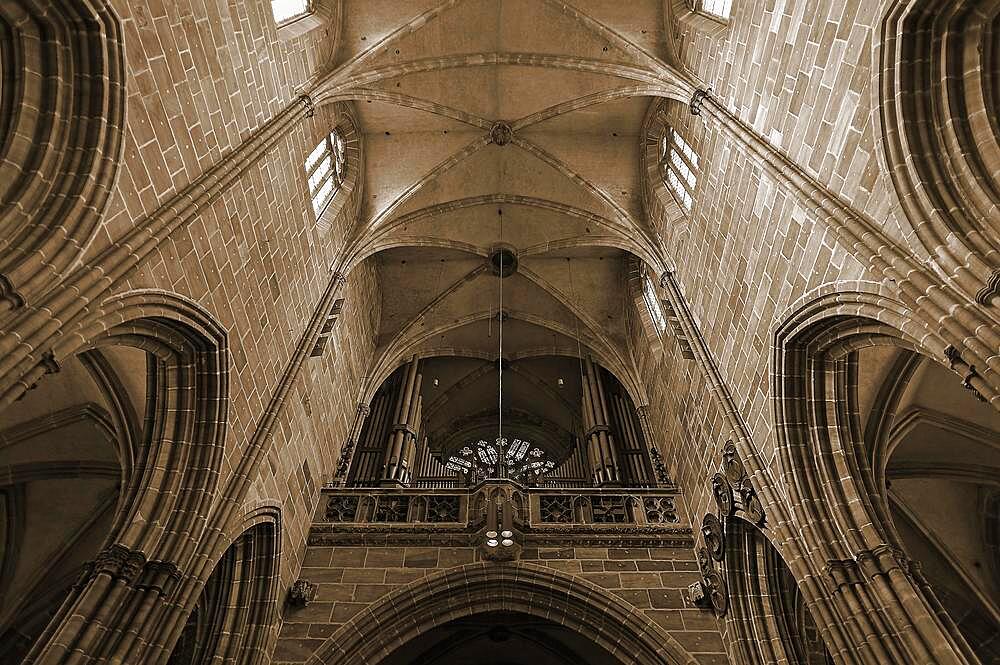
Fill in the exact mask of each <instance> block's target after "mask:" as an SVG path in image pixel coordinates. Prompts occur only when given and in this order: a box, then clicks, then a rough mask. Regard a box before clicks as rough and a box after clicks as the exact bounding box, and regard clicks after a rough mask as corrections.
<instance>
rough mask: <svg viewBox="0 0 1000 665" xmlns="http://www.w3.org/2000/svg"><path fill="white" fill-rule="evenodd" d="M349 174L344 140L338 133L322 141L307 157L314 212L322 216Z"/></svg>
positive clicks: (331, 133)
mask: <svg viewBox="0 0 1000 665" xmlns="http://www.w3.org/2000/svg"><path fill="white" fill-rule="evenodd" d="M346 173H347V155H346V150H345V149H344V139H343V138H342V137H341V136H340V134H338V133H337V132H336V131H333V132H330V135H329V136H327V137H326V138H325V139H323V140H322V141H320V143H319V145H317V146H316V147H315V148H313V151H312V152H311V153H309V156H308V157H306V174H307V175H308V177H309V194H310V196H312V203H313V212H314V213H316V217H317V218H319V216H320V215H321V214H322V212H323V210H325V209H326V206H327V204H328V203H330V200H331V199H333V195H334V194H335V193H336V191H337V189H338V188H339V187H340V185H341V184H342V183H343V182H344V176H345V175H346Z"/></svg>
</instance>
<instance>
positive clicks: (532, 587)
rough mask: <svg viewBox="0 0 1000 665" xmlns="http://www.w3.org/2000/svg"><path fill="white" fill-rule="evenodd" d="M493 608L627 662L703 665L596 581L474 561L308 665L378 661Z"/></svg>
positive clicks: (402, 595)
mask: <svg viewBox="0 0 1000 665" xmlns="http://www.w3.org/2000/svg"><path fill="white" fill-rule="evenodd" d="M445 592H446V593H445ZM490 611H513V612H522V613H524V614H529V615H532V616H539V617H544V618H546V619H549V620H552V621H556V622H557V623H561V624H563V625H564V626H566V627H567V628H570V629H573V630H577V631H579V632H581V633H583V634H585V635H586V636H588V637H590V638H591V639H593V640H594V641H595V642H596V643H597V644H599V645H600V646H602V647H604V648H605V649H607V650H608V651H609V652H610V653H612V654H614V655H619V656H622V657H623V658H624V662H628V663H636V664H638V665H647V664H648V665H653V664H654V663H655V664H657V665H661V664H662V665H668V664H669V665H681V664H684V665H695V663H696V662H697V661H695V659H694V658H693V657H692V656H691V655H690V654H688V653H687V652H686V651H685V650H684V649H683V648H682V647H681V646H680V644H678V643H677V641H676V640H674V639H673V638H672V637H671V636H670V635H669V634H668V633H666V632H664V631H663V630H662V629H661V628H660V627H659V626H658V625H657V624H656V623H654V622H653V621H652V620H651V619H649V618H648V617H646V616H645V615H644V614H643V613H642V612H641V611H640V610H637V609H636V608H634V607H632V606H631V605H629V604H627V603H626V602H624V601H623V600H620V599H618V598H616V597H614V596H612V595H610V594H608V593H607V592H605V591H604V590H603V589H601V588H600V587H598V586H596V585H594V584H592V583H591V582H588V581H586V580H583V579H580V578H578V577H573V576H571V575H568V574H566V573H561V572H558V571H556V570H553V569H550V568H545V567H543V566H538V565H535V564H529V563H517V564H511V563H501V564H498V563H471V564H466V565H464V566H459V567H456V568H451V569H449V570H446V571H442V572H440V573H437V574H435V575H431V576H430V577H427V578H425V579H422V580H418V581H415V582H412V583H410V584H408V585H407V586H405V587H403V588H401V589H398V590H396V591H394V592H393V593H391V594H389V595H387V596H385V597H384V598H383V599H382V600H380V601H379V602H378V603H375V604H373V605H372V606H370V607H368V608H366V609H365V610H362V611H361V612H360V613H358V614H357V615H356V616H355V617H354V618H353V619H352V620H351V621H349V622H348V623H346V624H344V625H343V626H341V628H340V629H339V630H337V632H335V633H334V634H333V635H331V636H330V637H329V638H328V639H327V640H326V642H324V643H323V645H322V646H320V648H319V650H318V651H317V652H316V653H314V654H313V655H312V657H311V658H310V659H309V660H308V661H307V665H348V664H349V663H377V662H379V660H380V659H381V658H383V657H385V656H387V655H388V654H390V653H391V652H392V651H393V650H394V649H396V648H397V647H400V646H402V645H404V644H406V643H407V642H409V641H410V640H412V639H414V638H416V637H419V636H420V635H421V634H423V633H424V632H426V631H427V630H430V629H431V628H433V627H435V626H437V625H440V624H441V623H444V622H446V621H450V620H452V619H458V618H461V617H465V616H470V615H473V614H478V613H481V612H490Z"/></svg>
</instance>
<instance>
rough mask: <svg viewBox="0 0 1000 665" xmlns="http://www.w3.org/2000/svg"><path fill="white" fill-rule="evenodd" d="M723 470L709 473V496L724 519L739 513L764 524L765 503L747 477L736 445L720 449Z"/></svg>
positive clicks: (757, 523)
mask: <svg viewBox="0 0 1000 665" xmlns="http://www.w3.org/2000/svg"><path fill="white" fill-rule="evenodd" d="M722 470H723V472H722V473H717V474H715V475H714V476H712V480H711V482H712V495H713V496H714V497H715V504H716V505H717V506H718V508H719V515H721V516H722V518H723V519H725V518H727V517H730V516H733V515H739V514H741V513H742V517H743V518H745V519H746V520H747V521H748V522H750V523H752V524H755V525H757V526H763V525H764V519H765V517H764V506H763V504H761V502H760V499H759V498H758V497H757V491H756V490H755V489H754V488H753V485H752V484H751V483H750V476H749V475H748V474H747V472H746V468H744V466H743V462H741V461H740V458H739V456H738V455H737V453H736V444H734V443H733V442H732V441H726V445H725V446H723V448H722Z"/></svg>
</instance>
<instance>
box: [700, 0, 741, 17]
mask: <svg viewBox="0 0 1000 665" xmlns="http://www.w3.org/2000/svg"><path fill="white" fill-rule="evenodd" d="M701 8H702V11H704V12H707V13H709V14H712V15H713V16H718V17H719V18H729V14H730V12H731V11H732V9H733V0H702V3H701Z"/></svg>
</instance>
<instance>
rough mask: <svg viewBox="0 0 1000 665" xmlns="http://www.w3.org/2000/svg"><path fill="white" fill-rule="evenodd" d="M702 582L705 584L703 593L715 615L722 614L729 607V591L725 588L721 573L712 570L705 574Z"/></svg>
mask: <svg viewBox="0 0 1000 665" xmlns="http://www.w3.org/2000/svg"><path fill="white" fill-rule="evenodd" d="M702 584H703V585H704V586H705V595H706V596H708V600H709V602H711V603H712V609H713V610H715V613H716V614H717V615H719V616H723V615H724V614H725V613H726V610H728V609H729V591H728V590H727V589H726V581H725V580H724V579H723V578H722V575H720V574H719V573H717V572H716V571H714V570H713V571H712V572H710V573H708V574H707V575H705V577H704V579H703V580H702Z"/></svg>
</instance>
